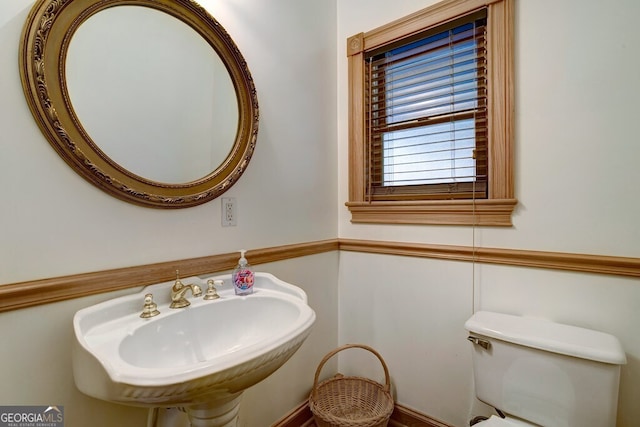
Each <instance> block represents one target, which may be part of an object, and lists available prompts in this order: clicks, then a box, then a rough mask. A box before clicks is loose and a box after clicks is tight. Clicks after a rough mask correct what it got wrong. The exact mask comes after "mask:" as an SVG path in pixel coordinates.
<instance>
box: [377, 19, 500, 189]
mask: <svg viewBox="0 0 640 427" xmlns="http://www.w3.org/2000/svg"><path fill="white" fill-rule="evenodd" d="M485 27H486V11H485V10H482V11H480V12H477V13H474V14H472V15H469V16H467V17H464V18H462V19H458V20H456V21H455V22H452V23H448V24H446V25H443V26H439V27H437V28H435V29H432V30H430V31H429V32H425V33H423V34H420V35H418V36H415V37H412V38H411V39H410V40H406V39H405V40H403V44H401V45H399V46H396V45H392V46H388V47H385V48H384V50H383V51H380V50H378V51H374V52H371V53H370V54H369V55H368V57H367V58H366V78H365V98H366V102H365V114H366V124H367V125H366V136H365V137H366V139H367V150H366V151H367V153H366V154H367V155H366V160H367V164H368V171H367V173H366V182H367V190H366V191H367V197H368V198H369V200H398V199H421V198H424V199H438V198H441V199H445V198H446V199H451V198H486V197H487V169H488V164H487V133H488V131H487V95H486V94H487V88H486V68H487V59H486V46H485V33H486V31H485Z"/></svg>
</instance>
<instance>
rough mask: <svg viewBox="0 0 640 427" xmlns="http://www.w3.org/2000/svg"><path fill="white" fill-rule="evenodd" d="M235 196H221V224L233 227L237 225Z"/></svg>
mask: <svg viewBox="0 0 640 427" xmlns="http://www.w3.org/2000/svg"><path fill="white" fill-rule="evenodd" d="M237 215H238V213H237V207H236V198H235V197H222V226H223V227H235V226H236V225H238V218H237Z"/></svg>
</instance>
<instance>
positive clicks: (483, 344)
mask: <svg viewBox="0 0 640 427" xmlns="http://www.w3.org/2000/svg"><path fill="white" fill-rule="evenodd" d="M467 339H468V340H469V341H471V342H472V343H474V344H475V345H479V346H480V347H482V348H484V349H485V350H489V348H490V347H491V343H490V342H489V341H487V340H483V339H481V338H478V337H474V336H473V335H469V336H468V337H467Z"/></svg>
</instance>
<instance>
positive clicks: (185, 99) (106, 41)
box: [20, 0, 258, 208]
mask: <svg viewBox="0 0 640 427" xmlns="http://www.w3.org/2000/svg"><path fill="white" fill-rule="evenodd" d="M20 74H21V77H22V84H23V89H24V92H25V95H26V98H27V101H28V104H29V107H30V109H31V111H32V113H33V115H34V117H35V119H36V121H37V123H38V125H39V127H40V129H41V130H42V132H43V134H44V135H45V137H46V138H47V140H48V141H49V142H50V143H51V145H52V146H53V147H54V148H55V149H56V151H57V152H58V153H59V154H60V155H61V157H62V158H63V159H64V160H65V161H66V162H67V163H68V164H69V165H70V166H71V167H72V168H73V169H74V170H75V171H76V172H78V173H79V174H80V175H81V176H83V177H84V178H85V179H87V180H89V181H90V182H91V183H93V184H94V185H96V186H97V187H99V188H100V189H102V190H104V191H107V192H108V193H110V194H112V195H114V196H116V197H118V198H120V199H123V200H126V201H128V202H131V203H135V204H139V205H143V206H149V207H156V208H182V207H190V206H195V205H198V204H201V203H205V202H207V201H209V200H212V199H213V198H215V197H217V196H219V195H220V194H222V193H223V192H225V191H226V190H227V189H229V188H230V187H231V186H232V185H233V184H234V183H235V182H236V181H237V179H238V178H239V177H240V175H241V174H242V173H243V172H244V170H245V168H246V166H247V164H248V162H249V160H250V159H251V156H252V154H253V150H254V148H255V143H256V137H257V131H258V102H257V94H256V90H255V87H254V84H253V80H252V78H251V74H250V72H249V70H248V67H247V65H246V62H245V61H244V59H243V57H242V55H241V53H240V51H239V50H238V48H237V47H236V45H235V43H234V42H233V40H232V39H231V37H230V36H229V35H228V33H227V32H226V31H225V30H224V29H223V28H222V27H221V26H220V24H219V23H218V22H217V21H216V20H215V19H214V18H213V17H211V16H210V15H209V14H208V13H207V12H206V11H205V10H204V9H203V8H202V7H201V6H199V5H198V4H196V3H194V2H193V1H192V0H39V1H38V2H36V4H35V5H34V6H33V8H32V10H31V12H30V14H29V16H28V18H27V22H26V24H25V27H24V30H23V37H22V42H21V47H20Z"/></svg>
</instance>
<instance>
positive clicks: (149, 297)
mask: <svg viewBox="0 0 640 427" xmlns="http://www.w3.org/2000/svg"><path fill="white" fill-rule="evenodd" d="M158 314H160V311H158V304H156V303H155V302H153V294H146V295H145V296H144V307H142V313H140V317H142V318H143V319H148V318H149V317H153V316H157V315H158Z"/></svg>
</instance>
